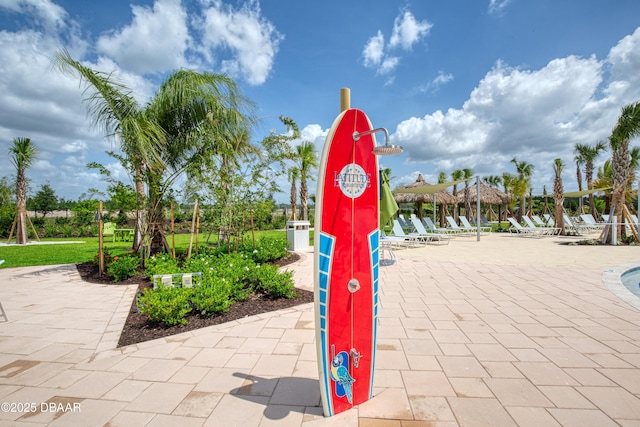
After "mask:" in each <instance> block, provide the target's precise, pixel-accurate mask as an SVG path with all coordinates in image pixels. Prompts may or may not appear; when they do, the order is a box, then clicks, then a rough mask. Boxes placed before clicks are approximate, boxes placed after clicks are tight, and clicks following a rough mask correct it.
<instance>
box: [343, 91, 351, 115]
mask: <svg viewBox="0 0 640 427" xmlns="http://www.w3.org/2000/svg"><path fill="white" fill-rule="evenodd" d="M349 108H351V89H349V88H348V87H343V88H342V89H340V112H343V111H346V110H348V109H349Z"/></svg>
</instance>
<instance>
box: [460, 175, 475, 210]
mask: <svg viewBox="0 0 640 427" xmlns="http://www.w3.org/2000/svg"><path fill="white" fill-rule="evenodd" d="M462 174H463V175H462V177H463V178H464V179H465V180H466V181H465V182H464V213H465V215H471V201H470V200H471V199H470V195H469V179H471V178H472V177H473V170H472V169H469V168H464V169H462Z"/></svg>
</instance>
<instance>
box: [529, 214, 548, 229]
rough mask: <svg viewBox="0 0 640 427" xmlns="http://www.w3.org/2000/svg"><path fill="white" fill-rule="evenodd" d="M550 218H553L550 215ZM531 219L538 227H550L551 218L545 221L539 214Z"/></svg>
mask: <svg viewBox="0 0 640 427" xmlns="http://www.w3.org/2000/svg"><path fill="white" fill-rule="evenodd" d="M549 218H551V216H549ZM531 219H532V220H533V222H534V223H535V225H536V226H538V227H549V220H547V222H544V221H543V220H542V218H540V217H539V216H538V215H533V216H532V217H531Z"/></svg>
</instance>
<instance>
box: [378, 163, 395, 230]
mask: <svg viewBox="0 0 640 427" xmlns="http://www.w3.org/2000/svg"><path fill="white" fill-rule="evenodd" d="M380 182H382V185H381V186H380V227H384V226H385V225H387V223H388V222H389V220H390V219H391V218H392V217H393V216H394V215H395V214H396V212H398V204H397V203H396V201H395V199H394V198H393V194H392V193H391V187H389V178H388V177H387V174H386V173H384V172H383V171H380Z"/></svg>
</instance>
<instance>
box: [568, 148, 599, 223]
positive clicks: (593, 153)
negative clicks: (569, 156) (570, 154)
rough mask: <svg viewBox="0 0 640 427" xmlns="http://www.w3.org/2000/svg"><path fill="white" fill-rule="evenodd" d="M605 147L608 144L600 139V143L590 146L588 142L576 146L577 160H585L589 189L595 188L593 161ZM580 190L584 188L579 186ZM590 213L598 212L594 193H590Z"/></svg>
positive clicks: (585, 172) (585, 174)
mask: <svg viewBox="0 0 640 427" xmlns="http://www.w3.org/2000/svg"><path fill="white" fill-rule="evenodd" d="M605 149H606V146H605V144H604V142H602V141H598V143H597V144H595V145H594V146H590V145H587V144H576V146H575V151H574V153H576V161H577V159H578V158H580V159H581V160H582V161H583V162H584V176H585V179H586V180H587V189H588V190H592V189H593V162H594V161H595V159H596V157H598V155H599V154H600V152H601V151H604V150H605ZM578 190H579V191H582V188H581V187H580V186H578ZM589 213H591V214H592V215H595V214H596V213H597V211H596V204H595V198H594V196H593V193H590V194H589Z"/></svg>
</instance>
